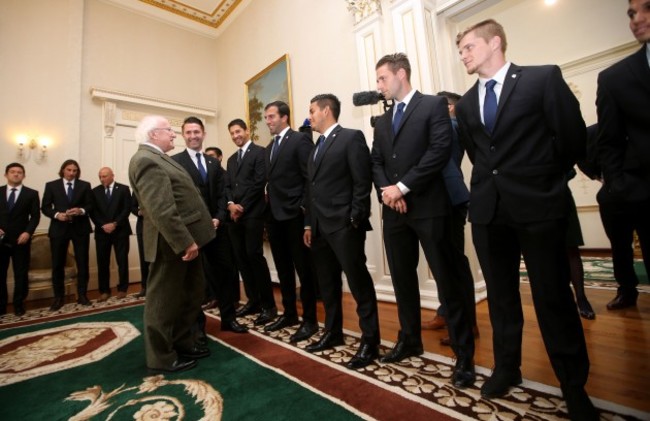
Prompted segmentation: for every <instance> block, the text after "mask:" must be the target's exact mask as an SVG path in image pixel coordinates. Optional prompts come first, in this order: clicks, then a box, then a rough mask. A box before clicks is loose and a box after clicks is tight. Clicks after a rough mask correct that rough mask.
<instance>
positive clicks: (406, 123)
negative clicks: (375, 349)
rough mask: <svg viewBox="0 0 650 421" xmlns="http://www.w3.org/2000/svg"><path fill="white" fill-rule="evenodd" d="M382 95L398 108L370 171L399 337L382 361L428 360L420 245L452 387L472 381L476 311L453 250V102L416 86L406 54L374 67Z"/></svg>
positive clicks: (386, 121)
mask: <svg viewBox="0 0 650 421" xmlns="http://www.w3.org/2000/svg"><path fill="white" fill-rule="evenodd" d="M375 69H376V72H377V89H378V90H379V91H381V92H382V94H383V95H384V97H385V98H387V99H392V100H394V101H396V104H395V105H394V106H393V107H392V108H391V109H390V110H388V111H387V112H386V113H385V114H384V115H382V116H381V117H379V119H378V120H377V121H376V123H375V133H374V138H375V139H374V142H373V145H372V172H373V179H374V183H375V187H376V188H377V193H378V194H379V199H380V201H381V202H382V203H383V209H382V215H383V223H384V227H383V228H384V244H385V247H386V255H387V259H388V266H389V268H390V273H391V277H392V281H393V287H394V289H395V296H396V299H397V306H398V307H397V308H398V316H399V321H400V332H399V336H398V340H397V343H396V344H395V347H394V348H393V349H392V350H391V351H390V352H389V353H388V354H387V355H385V356H384V357H383V358H382V360H381V361H382V362H385V363H391V362H398V361H401V360H403V359H405V358H408V357H412V356H417V355H420V354H422V352H423V347H422V331H421V315H420V290H419V282H418V276H417V266H418V257H419V247H418V246H419V245H421V246H422V249H423V250H424V255H425V257H426V259H427V263H428V264H429V267H430V268H431V272H432V273H433V276H434V277H435V279H436V283H437V285H438V289H439V290H440V292H441V293H440V299H441V302H442V303H443V305H444V306H445V308H446V309H447V313H448V315H447V324H448V326H449V334H450V337H451V341H452V347H453V349H454V353H455V354H456V357H457V363H456V367H455V369H454V373H453V376H452V379H451V380H452V383H453V384H454V385H455V386H457V387H467V386H470V385H471V384H472V383H474V379H475V377H476V376H475V374H474V361H473V359H474V337H473V335H472V330H471V329H472V324H471V321H470V311H471V307H472V306H473V305H474V299H473V293H472V291H473V288H474V286H473V285H472V284H471V279H469V278H467V277H462V276H460V274H459V271H458V268H457V266H456V265H457V264H459V263H460V261H461V257H462V256H461V255H460V252H459V251H458V249H457V248H456V247H454V246H453V245H452V241H451V230H450V228H449V224H450V213H451V207H450V204H449V195H448V194H447V190H446V188H445V183H444V180H443V177H442V170H443V169H444V168H445V166H446V165H447V163H448V162H449V156H450V143H451V122H450V120H449V111H448V110H447V100H446V99H445V98H443V97H437V96H431V95H423V94H421V93H420V92H418V91H416V90H415V89H413V88H412V86H411V83H410V78H411V66H410V63H409V60H408V58H407V57H406V55H404V54H401V53H398V54H390V55H387V56H384V57H382V58H381V59H380V60H379V61H378V62H377V65H376V66H375Z"/></svg>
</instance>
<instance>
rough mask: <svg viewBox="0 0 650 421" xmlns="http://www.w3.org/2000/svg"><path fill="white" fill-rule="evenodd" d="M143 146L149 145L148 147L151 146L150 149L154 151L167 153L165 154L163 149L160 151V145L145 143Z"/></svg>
mask: <svg viewBox="0 0 650 421" xmlns="http://www.w3.org/2000/svg"><path fill="white" fill-rule="evenodd" d="M143 145H147V146H149V147H150V148H153V149H155V150H157V151H158V152H160V153H162V154H164V153H165V152H163V150H162V149H160V148H159V147H158V145H154V144H153V143H150V142H145V143H143Z"/></svg>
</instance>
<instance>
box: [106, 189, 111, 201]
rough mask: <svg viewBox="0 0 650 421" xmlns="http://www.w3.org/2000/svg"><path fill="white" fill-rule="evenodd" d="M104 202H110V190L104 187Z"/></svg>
mask: <svg viewBox="0 0 650 421" xmlns="http://www.w3.org/2000/svg"><path fill="white" fill-rule="evenodd" d="M106 201H107V202H110V201H111V188H110V187H106Z"/></svg>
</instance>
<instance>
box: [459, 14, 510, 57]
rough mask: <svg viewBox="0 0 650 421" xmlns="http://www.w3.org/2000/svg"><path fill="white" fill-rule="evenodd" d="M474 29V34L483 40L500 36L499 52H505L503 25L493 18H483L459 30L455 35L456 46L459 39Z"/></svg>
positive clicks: (506, 44)
mask: <svg viewBox="0 0 650 421" xmlns="http://www.w3.org/2000/svg"><path fill="white" fill-rule="evenodd" d="M472 31H475V32H476V36H477V37H479V38H483V39H484V40H485V42H489V41H490V40H491V39H492V38H494V37H495V36H498V37H499V38H501V52H502V53H504V54H505V53H506V48H507V47H508V41H507V40H506V31H505V30H504V29H503V26H501V24H500V23H499V22H497V21H495V20H494V19H488V20H484V21H482V22H479V23H476V24H474V25H472V26H470V27H469V28H467V29H465V30H464V31H462V32H459V33H458V35H457V36H456V46H458V45H460V41H461V40H462V39H463V38H464V37H465V35H467V34H469V33H470V32H472Z"/></svg>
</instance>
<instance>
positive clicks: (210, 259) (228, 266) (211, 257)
mask: <svg viewBox="0 0 650 421" xmlns="http://www.w3.org/2000/svg"><path fill="white" fill-rule="evenodd" d="M224 233H225V231H222V230H221V229H218V230H217V236H216V237H215V238H214V240H212V241H210V242H209V243H208V244H206V245H205V246H203V248H201V258H202V260H203V269H204V272H205V280H206V283H207V290H208V294H206V295H208V296H210V297H214V299H216V300H217V304H218V306H219V313H220V315H221V322H222V323H224V322H230V321H231V320H234V319H235V305H234V304H235V300H234V297H235V292H234V291H232V288H233V285H232V281H231V280H232V277H233V272H234V266H233V262H232V254H231V253H230V244H228V243H227V241H228V238H227V237H225V236H224Z"/></svg>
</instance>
